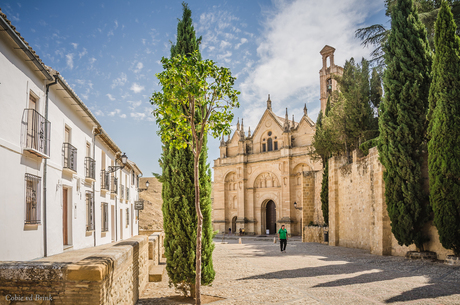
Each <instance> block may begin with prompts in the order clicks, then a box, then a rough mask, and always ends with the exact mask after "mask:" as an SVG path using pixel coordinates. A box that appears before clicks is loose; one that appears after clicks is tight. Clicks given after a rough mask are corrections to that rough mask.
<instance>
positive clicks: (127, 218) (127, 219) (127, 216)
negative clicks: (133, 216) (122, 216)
mask: <svg viewBox="0 0 460 305" xmlns="http://www.w3.org/2000/svg"><path fill="white" fill-rule="evenodd" d="M126 226H129V208H126Z"/></svg>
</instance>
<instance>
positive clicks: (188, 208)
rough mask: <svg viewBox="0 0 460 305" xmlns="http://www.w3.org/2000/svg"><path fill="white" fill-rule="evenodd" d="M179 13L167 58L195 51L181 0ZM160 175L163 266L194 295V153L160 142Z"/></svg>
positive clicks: (206, 276)
mask: <svg viewBox="0 0 460 305" xmlns="http://www.w3.org/2000/svg"><path fill="white" fill-rule="evenodd" d="M182 6H183V15H182V19H181V20H179V22H178V24H177V41H176V44H173V45H172V46H171V58H172V57H174V56H176V55H185V56H191V54H192V53H193V52H195V51H197V52H198V53H197V58H201V56H200V53H199V44H200V41H201V37H199V38H198V39H197V38H196V36H195V29H194V27H193V24H192V18H191V17H192V12H191V10H190V9H189V7H188V5H187V4H186V3H182ZM207 150H208V148H207V136H206V135H205V136H204V144H203V148H202V152H201V155H200V160H199V164H200V179H199V180H200V203H201V210H202V214H203V242H202V252H203V256H202V271H201V274H202V278H201V284H203V285H209V284H211V283H212V281H213V280H214V277H215V271H214V268H213V262H212V251H213V250H214V243H213V242H212V237H213V231H212V223H211V212H212V211H211V173H210V168H209V165H208V164H207ZM160 163H161V166H162V170H163V175H162V176H161V182H162V183H163V191H162V197H163V206H162V210H163V216H164V220H163V227H164V230H165V256H166V258H167V260H166V270H167V272H168V276H169V281H170V283H171V284H173V285H174V286H175V287H176V288H178V289H180V290H182V291H183V292H184V294H188V292H190V293H191V295H192V297H195V290H194V282H195V269H196V266H195V248H196V231H197V218H196V216H195V215H196V211H195V192H194V170H193V168H194V167H193V166H194V157H193V151H192V149H191V147H190V146H189V147H187V148H186V149H183V150H178V149H177V148H175V147H170V143H169V142H163V154H162V158H161V162H160Z"/></svg>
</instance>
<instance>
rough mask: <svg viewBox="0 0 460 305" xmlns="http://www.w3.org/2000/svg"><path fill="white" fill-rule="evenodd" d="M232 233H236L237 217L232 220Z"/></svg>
mask: <svg viewBox="0 0 460 305" xmlns="http://www.w3.org/2000/svg"><path fill="white" fill-rule="evenodd" d="M232 233H236V216H235V217H233V218H232Z"/></svg>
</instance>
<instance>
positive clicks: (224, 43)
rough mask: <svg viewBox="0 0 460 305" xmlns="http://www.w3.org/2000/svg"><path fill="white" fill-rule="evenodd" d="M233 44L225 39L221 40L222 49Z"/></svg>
mask: <svg viewBox="0 0 460 305" xmlns="http://www.w3.org/2000/svg"><path fill="white" fill-rule="evenodd" d="M231 45H232V44H231V43H230V42H228V41H225V40H222V41H221V42H220V48H221V49H225V48H226V47H228V46H231Z"/></svg>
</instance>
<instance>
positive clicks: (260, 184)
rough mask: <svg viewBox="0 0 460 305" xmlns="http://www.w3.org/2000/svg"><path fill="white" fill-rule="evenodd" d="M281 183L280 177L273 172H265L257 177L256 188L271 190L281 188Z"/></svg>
mask: <svg viewBox="0 0 460 305" xmlns="http://www.w3.org/2000/svg"><path fill="white" fill-rule="evenodd" d="M279 186H280V182H279V180H278V177H276V175H274V174H273V173H271V172H265V173H262V174H260V175H258V176H257V178H256V179H255V180H254V188H255V189H259V188H271V187H279Z"/></svg>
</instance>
